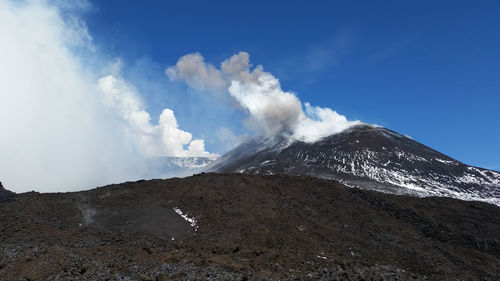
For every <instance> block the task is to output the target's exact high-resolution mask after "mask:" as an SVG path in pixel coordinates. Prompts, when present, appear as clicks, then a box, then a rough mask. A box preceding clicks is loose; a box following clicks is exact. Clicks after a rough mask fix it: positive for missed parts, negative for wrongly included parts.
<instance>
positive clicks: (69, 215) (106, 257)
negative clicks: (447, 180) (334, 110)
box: [0, 174, 500, 280]
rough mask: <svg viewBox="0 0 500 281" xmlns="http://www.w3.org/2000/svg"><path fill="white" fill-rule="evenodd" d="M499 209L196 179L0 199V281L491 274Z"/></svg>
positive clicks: (324, 186)
mask: <svg viewBox="0 0 500 281" xmlns="http://www.w3.org/2000/svg"><path fill="white" fill-rule="evenodd" d="M499 237H500V208H499V207H497V206H494V205H491V204H486V203H481V202H467V201H461V200H456V199H450V198H416V197H409V196H396V195H391V194H385V193H378V192H374V191H368V190H361V189H356V188H348V187H346V186H344V185H342V184H340V183H337V182H334V181H331V180H321V179H317V178H311V177H304V176H302V177H296V176H285V175H280V176H276V175H275V176H252V175H245V174H222V175H216V174H202V175H197V176H193V177H188V178H183V179H169V180H151V181H139V182H130V183H123V184H118V185H111V186H106V187H102V188H97V189H94V190H89V191H84V192H76V193H57V194H39V193H34V192H32V193H25V194H18V195H17V196H16V198H15V199H14V200H13V201H9V202H2V203H0V280H168V279H173V280H194V279H198V280H200V279H201V280H224V279H225V280H262V279H264V280H458V279H460V280H499V279H500V271H499V270H498V265H499V264H500V240H499Z"/></svg>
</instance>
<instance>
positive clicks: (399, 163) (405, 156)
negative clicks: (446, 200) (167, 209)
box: [208, 124, 500, 205]
mask: <svg viewBox="0 0 500 281" xmlns="http://www.w3.org/2000/svg"><path fill="white" fill-rule="evenodd" d="M208 170H209V171H213V172H237V173H249V174H263V175H270V174H291V175H308V176H314V177H318V178H325V179H333V180H337V181H340V182H343V183H345V184H347V185H349V186H355V187H360V188H365V189H373V190H377V191H382V192H387V193H394V194H410V195H415V196H447V197H454V198H459V199H464V200H479V201H486V202H490V203H493V204H497V205H500V173H499V172H496V171H491V170H487V169H482V168H477V167H472V166H468V165H465V164H463V163H461V162H459V161H457V160H455V159H453V158H451V157H449V156H447V155H444V154H442V153H440V152H438V151H436V150H434V149H432V148H429V147H427V146H425V145H423V144H421V143H419V142H417V141H415V140H413V139H412V138H410V137H408V136H405V135H402V134H399V133H397V132H395V131H392V130H390V129H387V128H383V127H378V126H372V125H366V124H361V125H356V126H352V127H351V128H348V129H346V130H344V131H343V132H340V133H337V134H333V135H330V136H327V137H324V138H322V139H320V140H318V141H316V142H312V143H307V142H303V141H299V140H295V141H294V140H290V139H287V138H286V137H284V136H277V137H274V138H267V139H254V140H251V141H249V142H246V143H243V144H241V145H240V146H239V147H237V148H235V149H234V150H232V151H230V152H228V153H227V154H226V155H223V156H222V157H220V159H218V160H217V161H215V162H214V163H212V164H211V165H209V166H208Z"/></svg>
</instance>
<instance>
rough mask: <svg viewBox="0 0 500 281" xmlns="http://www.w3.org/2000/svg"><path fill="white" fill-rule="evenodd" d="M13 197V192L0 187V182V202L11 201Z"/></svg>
mask: <svg viewBox="0 0 500 281" xmlns="http://www.w3.org/2000/svg"><path fill="white" fill-rule="evenodd" d="M14 196H15V194H14V192H11V191H9V190H7V189H5V188H4V187H3V185H2V182H0V202H2V201H9V200H12V199H13V198H14Z"/></svg>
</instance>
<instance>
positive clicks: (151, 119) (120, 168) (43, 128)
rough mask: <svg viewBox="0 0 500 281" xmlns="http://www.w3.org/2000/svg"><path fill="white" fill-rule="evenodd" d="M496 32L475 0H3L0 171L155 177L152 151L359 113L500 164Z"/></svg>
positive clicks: (44, 179) (205, 148)
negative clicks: (244, 0) (152, 172)
mask: <svg viewBox="0 0 500 281" xmlns="http://www.w3.org/2000/svg"><path fill="white" fill-rule="evenodd" d="M89 1H90V2H89ZM499 27H500V2H499V1H486V0H485V1H475V2H472V1H403V0H401V1H251V2H243V1H194V0H184V1H114V0H106V1H97V0H4V1H1V0H0V61H1V62H2V63H0V77H2V83H0V101H1V102H0V128H2V130H1V131H0V155H2V157H1V158H0V171H2V174H1V175H0V177H1V178H0V180H1V181H2V183H3V184H4V186H7V187H9V188H13V190H15V191H16V192H20V191H28V190H32V189H33V188H36V190H39V191H68V190H78V189H82V188H90V187H93V186H100V185H104V184H108V183H112V182H123V181H127V180H137V179H141V178H145V177H164V176H165V175H161V174H158V175H150V174H148V163H149V161H151V157H165V156H176V157H186V156H198V157H199V156H203V157H207V156H216V155H217V154H219V155H220V154H223V153H225V152H226V151H228V150H229V149H231V148H232V147H234V146H235V145H237V144H238V143H239V142H241V141H243V140H245V139H247V138H248V137H249V136H252V135H253V136H255V135H260V136H272V135H275V134H277V133H280V134H288V136H289V137H290V138H291V139H299V140H303V141H307V142H313V141H315V140H317V139H319V138H321V137H324V136H327V135H331V134H334V133H336V132H340V131H342V130H344V129H346V128H347V127H349V126H351V125H353V124H358V121H356V120H360V121H362V122H366V123H370V124H378V125H382V126H384V127H387V128H390V129H392V130H395V131H397V132H400V133H402V134H405V135H408V136H411V137H412V138H413V139H415V140H417V141H419V142H421V143H423V144H426V145H428V146H430V147H432V148H434V149H436V150H438V151H441V152H443V153H445V154H447V155H449V156H451V157H453V158H455V159H457V160H459V161H462V162H465V163H467V164H472V165H476V166H481V167H486V168H493V169H496V170H500V146H499V144H500V130H498V128H500V114H499V109H500V79H499V77H500V52H499V50H500V29H499ZM12 147H16V148H18V149H12ZM26 174H30V177H26Z"/></svg>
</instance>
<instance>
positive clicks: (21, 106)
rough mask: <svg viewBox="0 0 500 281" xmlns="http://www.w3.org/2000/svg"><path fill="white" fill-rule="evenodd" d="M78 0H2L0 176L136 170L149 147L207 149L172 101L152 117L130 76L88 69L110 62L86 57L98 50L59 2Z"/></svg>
mask: <svg viewBox="0 0 500 281" xmlns="http://www.w3.org/2000/svg"><path fill="white" fill-rule="evenodd" d="M54 3H57V6H54ZM82 3H83V4H85V2H84V1H74V2H73V1H71V2H70V1H67V2H65V1H50V2H49V1H42V0H41V1H8V0H0V46H1V50H0V62H1V63H0V77H2V80H1V83H0V180H1V181H2V182H3V183H4V185H5V187H6V188H9V189H11V190H14V191H16V192H22V191H28V190H38V191H68V190H75V189H81V188H91V187H93V186H97V185H103V184H108V183H112V182H122V181H125V180H132V179H139V178H141V177H142V174H141V167H142V164H141V163H143V162H144V158H145V157H149V156H207V155H211V154H210V153H208V152H206V151H205V148H204V141H203V140H201V139H195V140H193V139H192V135H191V134H190V133H188V132H185V131H183V130H181V129H179V125H178V123H177V120H176V118H175V116H174V113H173V111H172V110H170V109H165V110H164V111H163V113H162V114H161V116H160V118H159V121H158V124H157V125H155V124H152V122H151V117H150V115H149V113H148V112H146V111H145V106H144V105H143V104H142V103H141V99H140V94H139V93H138V92H137V90H135V89H134V87H133V86H132V85H131V84H130V83H127V81H125V80H124V79H123V78H121V77H119V76H105V77H98V76H95V75H94V74H93V73H99V72H101V71H102V69H100V68H104V67H103V65H104V64H106V62H105V63H104V64H103V65H101V66H98V67H95V66H93V65H89V64H90V63H87V61H99V60H101V59H100V58H99V59H97V57H98V54H97V53H96V48H95V47H94V45H93V42H92V38H91V36H90V34H89V32H88V30H87V27H86V25H85V23H84V22H82V21H81V20H79V19H78V18H77V17H75V16H71V15H69V14H65V13H66V12H67V11H66V10H64V11H63V10H62V9H63V8H64V9H67V8H69V9H78V8H79V7H80V6H81V5H82ZM75 50H78V51H77V52H76V51H75ZM184 146H187V148H184Z"/></svg>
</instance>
